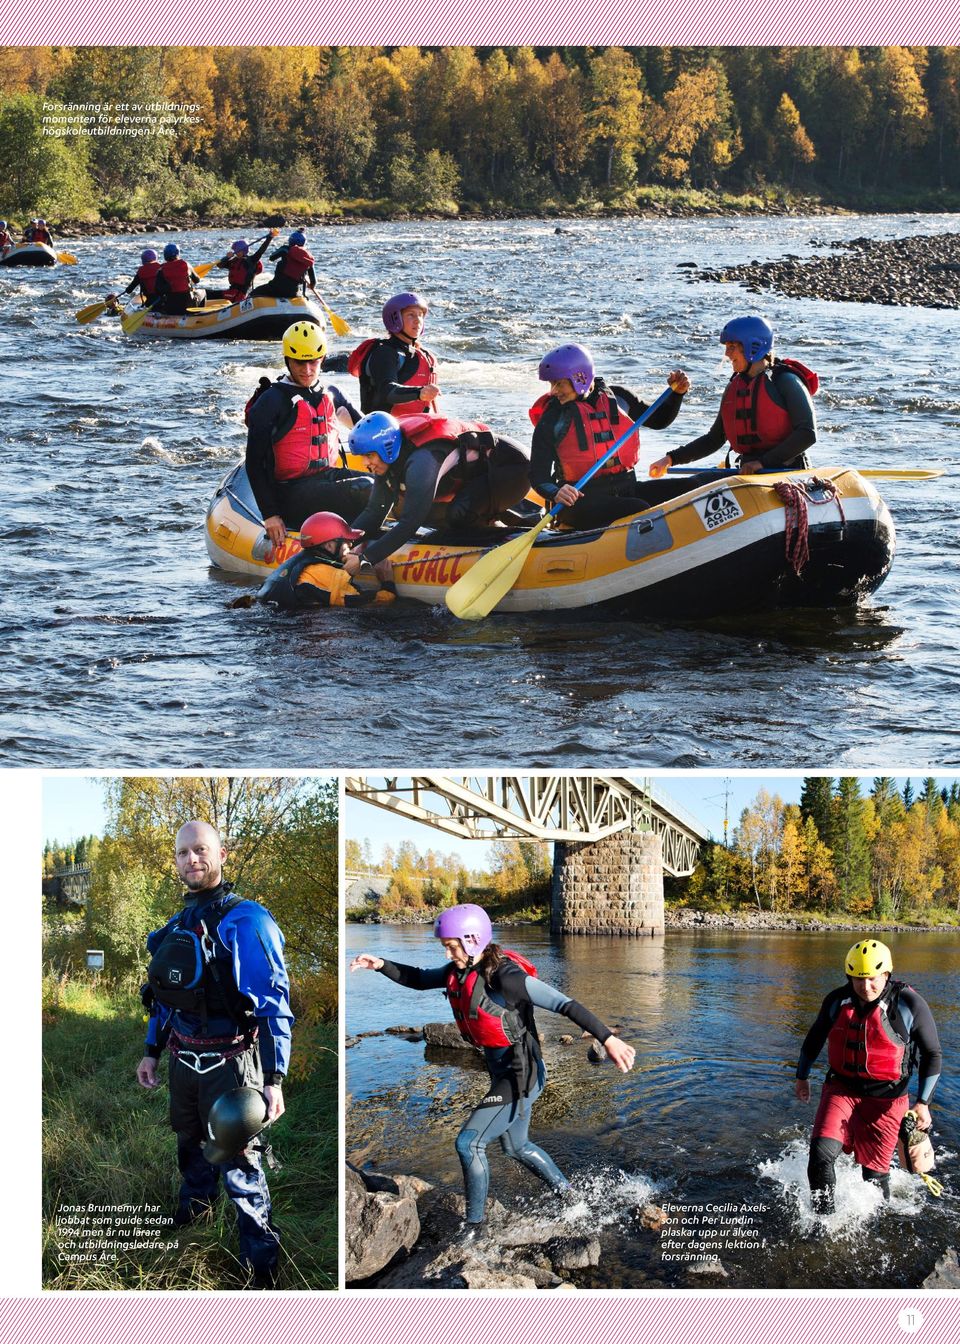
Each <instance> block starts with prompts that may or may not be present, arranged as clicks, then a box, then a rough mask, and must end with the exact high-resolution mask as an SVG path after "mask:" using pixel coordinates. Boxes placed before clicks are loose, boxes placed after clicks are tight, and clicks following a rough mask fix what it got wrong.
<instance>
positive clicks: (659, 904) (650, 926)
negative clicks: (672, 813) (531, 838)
mask: <svg viewBox="0 0 960 1344" xmlns="http://www.w3.org/2000/svg"><path fill="white" fill-rule="evenodd" d="M663 928H664V926H663V845H662V842H661V840H660V836H659V835H656V834H654V833H653V832H652V831H621V832H619V833H618V834H616V835H609V836H607V837H606V838H605V839H603V840H593V841H558V842H557V843H556V845H555V846H554V851H553V890H552V898H551V903H550V931H551V933H603V934H622V935H624V936H627V937H641V938H646V937H651V938H656V937H662V935H663Z"/></svg>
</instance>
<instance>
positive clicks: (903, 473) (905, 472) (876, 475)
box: [667, 467, 943, 481]
mask: <svg viewBox="0 0 960 1344" xmlns="http://www.w3.org/2000/svg"><path fill="white" fill-rule="evenodd" d="M799 470H802V471H809V470H810V468H808V467H803V468H798V467H770V468H767V469H766V470H764V471H754V472H750V473H749V475H751V476H771V475H775V474H780V475H782V474H783V473H784V472H785V471H799ZM850 470H851V471H855V472H856V473H857V475H858V476H865V477H866V478H867V480H871V481H935V480H936V479H937V477H938V476H942V475H943V471H932V470H931V471H928V470H926V469H925V468H923V467H851V468H850ZM698 472H709V473H710V475H711V476H743V475H745V474H747V473H744V472H742V471H738V470H737V468H736V467H667V475H668V476H696V475H697V474H698Z"/></svg>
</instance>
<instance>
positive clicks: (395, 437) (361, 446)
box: [349, 411, 403, 466]
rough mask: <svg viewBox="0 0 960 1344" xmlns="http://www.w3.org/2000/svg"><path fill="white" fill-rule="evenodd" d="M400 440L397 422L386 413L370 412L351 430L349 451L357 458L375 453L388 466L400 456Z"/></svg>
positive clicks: (401, 436)
mask: <svg viewBox="0 0 960 1344" xmlns="http://www.w3.org/2000/svg"><path fill="white" fill-rule="evenodd" d="M402 439H403V431H402V430H401V428H400V422H399V420H396V419H394V417H393V416H392V415H388V414H387V412H386V411H371V412H370V414H369V415H365V416H364V417H363V419H362V420H358V421H357V423H356V424H355V425H354V427H353V429H351V431H350V440H349V442H350V451H351V453H356V454H357V456H358V457H366V455H367V453H376V454H377V456H378V457H379V458H382V460H383V461H384V462H386V464H387V466H389V465H390V464H391V462H396V460H397V458H398V457H399V456H400V443H401V440H402Z"/></svg>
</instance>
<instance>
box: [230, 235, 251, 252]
mask: <svg viewBox="0 0 960 1344" xmlns="http://www.w3.org/2000/svg"><path fill="white" fill-rule="evenodd" d="M230 251H231V252H234V253H236V254H237V255H238V256H241V257H244V256H246V254H247V253H248V252H249V251H250V244H249V243H248V242H247V240H246V238H238V239H237V241H236V242H235V243H231V244H230Z"/></svg>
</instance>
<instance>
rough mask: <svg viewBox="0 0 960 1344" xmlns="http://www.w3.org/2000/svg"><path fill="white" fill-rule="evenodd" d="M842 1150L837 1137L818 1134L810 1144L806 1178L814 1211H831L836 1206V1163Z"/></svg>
mask: <svg viewBox="0 0 960 1344" xmlns="http://www.w3.org/2000/svg"><path fill="white" fill-rule="evenodd" d="M842 1150H843V1144H842V1143H841V1142H840V1140H839V1139H825V1138H823V1137H822V1136H820V1137H818V1138H815V1139H814V1140H813V1142H812V1143H811V1144H810V1160H809V1162H808V1163H807V1180H808V1181H809V1182H810V1203H811V1205H812V1206H813V1211H814V1213H833V1211H834V1209H835V1208H836V1202H835V1199H834V1191H835V1189H836V1184H837V1173H836V1165H837V1158H838V1157H839V1156H840V1153H841V1152H842Z"/></svg>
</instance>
